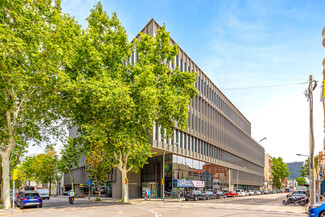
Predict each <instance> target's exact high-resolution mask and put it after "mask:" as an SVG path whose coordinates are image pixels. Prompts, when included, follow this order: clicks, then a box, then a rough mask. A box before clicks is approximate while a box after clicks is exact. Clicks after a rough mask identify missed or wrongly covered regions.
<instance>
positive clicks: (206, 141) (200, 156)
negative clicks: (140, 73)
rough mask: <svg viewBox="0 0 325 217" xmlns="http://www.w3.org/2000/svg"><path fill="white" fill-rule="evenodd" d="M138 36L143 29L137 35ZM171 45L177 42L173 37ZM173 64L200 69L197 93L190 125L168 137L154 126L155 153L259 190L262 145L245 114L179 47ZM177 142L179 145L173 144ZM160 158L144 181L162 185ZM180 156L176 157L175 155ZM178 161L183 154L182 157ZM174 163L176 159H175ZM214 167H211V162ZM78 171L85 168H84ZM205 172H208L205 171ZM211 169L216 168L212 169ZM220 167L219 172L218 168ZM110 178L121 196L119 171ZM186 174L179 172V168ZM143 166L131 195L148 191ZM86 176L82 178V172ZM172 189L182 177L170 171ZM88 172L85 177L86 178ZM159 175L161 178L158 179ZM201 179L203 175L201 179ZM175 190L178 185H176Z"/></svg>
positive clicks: (150, 27)
mask: <svg viewBox="0 0 325 217" xmlns="http://www.w3.org/2000/svg"><path fill="white" fill-rule="evenodd" d="M159 28H160V26H159V24H158V23H157V22H156V21H155V20H153V19H152V20H151V21H150V22H149V23H148V24H147V25H146V26H145V27H144V28H143V29H142V30H141V32H142V33H144V34H149V35H151V36H156V35H157V29H159ZM137 37H140V34H139V35H138V36H137ZM170 41H171V44H175V41H174V40H173V39H172V38H170ZM130 58H131V59H130V62H131V63H136V62H137V58H138V57H137V52H133V54H132V57H130ZM168 65H169V67H170V68H175V67H179V68H180V71H190V72H197V82H196V83H195V87H196V88H197V89H198V91H199V94H198V95H197V96H196V97H195V98H194V99H193V100H191V105H190V107H189V117H188V126H189V127H188V129H187V130H186V131H183V130H181V129H180V128H179V127H178V126H177V125H176V126H175V128H174V136H173V138H169V139H164V138H163V137H162V136H161V135H160V127H159V126H157V125H155V126H154V129H153V133H152V136H151V137H150V138H149V141H150V143H151V144H152V151H154V152H156V153H157V156H155V157H159V156H160V157H161V156H162V154H163V153H164V151H165V152H166V155H167V154H170V155H171V156H173V159H174V160H175V159H176V158H175V157H174V156H176V157H177V156H180V157H183V158H184V159H186V160H191V162H192V161H193V162H192V165H194V164H195V163H197V162H199V163H200V162H201V163H204V165H203V166H201V168H199V169H198V168H194V166H193V168H190V167H189V166H186V167H187V168H186V171H187V173H189V174H190V175H192V176H194V175H195V176H197V177H200V174H203V173H205V178H207V175H206V173H209V174H210V176H211V180H210V181H211V182H212V180H213V182H215V183H216V184H213V185H214V186H218V185H219V182H220V180H221V179H223V180H228V181H227V182H228V183H227V185H228V187H227V188H228V189H230V190H231V189H234V188H235V186H236V188H237V186H239V188H251V187H252V188H254V189H259V188H261V187H262V186H263V182H264V161H265V159H264V148H263V147H262V146H261V145H260V144H259V143H258V142H257V141H255V140H254V139H253V138H252V137H251V124H250V122H249V121H248V120H247V119H246V117H245V116H244V115H243V114H242V113H241V112H240V111H239V110H238V109H237V108H236V107H235V106H234V105H233V104H232V103H231V102H230V100H229V99H228V98H227V97H226V96H225V95H224V94H223V93H222V92H221V91H220V90H219V88H218V87H217V86H216V85H215V84H214V83H213V82H212V81H211V80H210V79H209V78H208V77H207V76H206V75H205V73H204V72H203V71H202V70H201V69H200V68H199V67H198V66H197V65H196V64H195V63H194V62H193V61H192V60H191V58H190V57H189V56H188V55H187V54H186V53H185V52H184V51H183V50H182V48H180V47H179V53H178V55H177V56H176V57H175V60H174V62H170V63H168ZM70 131H71V133H70V135H74V136H77V135H76V132H75V129H72V130H70ZM175 144H176V145H175ZM159 159H160V158H157V160H156V161H155V162H156V163H157V164H156V166H155V167H154V170H153V173H155V176H156V178H155V179H154V181H147V182H146V184H147V185H150V186H153V185H155V188H156V189H157V196H159V189H161V185H160V179H161V178H162V176H161V173H162V164H161V162H159ZM177 159H178V158H177ZM174 160H173V163H172V164H173V166H172V167H171V168H173V170H174V168H176V167H177V168H178V170H182V169H181V168H182V166H181V165H180V164H179V163H177V162H176V161H174ZM178 160H179V159H178ZM175 162H176V163H175ZM212 166H213V167H214V168H213V170H212V169H211V167H212ZM83 167H85V165H82V166H81V168H79V169H76V170H83V169H82V168H83ZM203 170H204V171H205V172H204V171H203ZM212 171H213V172H212ZM216 171H217V172H216ZM113 173H114V174H115V175H114V176H112V178H111V179H109V181H110V182H111V183H112V197H115V198H119V197H121V175H120V172H119V171H115V170H114V172H113ZM177 174H178V175H177V176H179V174H183V173H181V172H179V173H177ZM144 175H145V174H143V172H142V171H139V172H138V173H137V174H134V173H129V174H128V177H129V183H130V184H129V194H130V197H141V194H142V192H143V190H144V185H143V180H144V177H145V176H144ZM74 176H75V177H77V178H76V180H77V179H78V183H85V181H86V179H87V177H86V174H85V173H83V172H82V171H81V172H74ZM82 176H83V177H82ZM171 176H173V177H171V179H172V180H171V181H172V182H173V189H174V188H175V186H174V185H175V183H176V181H177V179H180V178H179V177H176V176H174V175H171ZM85 177H86V178H85ZM158 177H159V178H158ZM199 179H200V178H199ZM64 180H65V185H68V183H69V178H68V177H67V176H65V179H64ZM173 191H175V190H173Z"/></svg>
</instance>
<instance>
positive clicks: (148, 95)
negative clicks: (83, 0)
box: [66, 3, 197, 202]
mask: <svg viewBox="0 0 325 217" xmlns="http://www.w3.org/2000/svg"><path fill="white" fill-rule="evenodd" d="M87 21H88V27H87V28H86V29H85V31H84V32H83V36H82V37H81V40H80V43H79V47H78V49H79V52H78V53H79V54H80V56H79V58H76V61H75V62H74V64H73V67H72V70H71V72H70V75H69V76H70V77H69V79H70V80H71V82H70V84H71V85H69V86H67V89H66V93H67V99H68V101H69V102H70V109H71V115H72V117H71V118H72V120H73V121H72V122H73V124H74V125H75V126H77V128H78V131H79V135H80V137H81V138H83V140H84V145H85V150H88V151H92V150H96V146H97V145H99V144H100V146H101V148H103V149H104V150H105V153H106V156H107V157H108V158H109V161H108V163H109V164H111V166H113V167H115V168H118V169H119V170H120V171H121V175H122V200H123V201H124V202H128V200H129V197H128V192H127V186H126V184H125V182H124V180H125V178H127V173H128V172H130V171H133V172H137V171H138V170H139V169H140V168H142V167H143V165H144V164H145V163H146V162H147V158H148V157H151V156H152V151H151V145H150V144H149V142H148V141H149V135H150V134H151V133H152V129H153V126H154V124H155V123H156V124H158V125H159V126H160V129H161V134H162V135H165V136H172V134H173V127H174V126H175V125H177V126H178V127H181V128H183V129H185V128H186V127H187V118H188V109H189V104H190V99H191V98H193V97H194V95H195V94H196V93H197V90H196V89H195V87H194V83H195V81H196V73H193V72H188V71H185V72H181V71H180V70H179V68H177V67H176V68H170V67H169V64H170V63H171V62H172V61H174V58H175V56H176V55H177V54H178V47H177V45H176V44H175V45H171V42H170V38H169V33H168V32H167V31H166V30H165V26H163V27H162V28H161V29H159V30H158V34H157V36H155V37H151V36H149V35H146V34H141V35H140V37H139V39H136V40H134V41H132V42H131V43H130V42H128V39H127V35H126V32H125V30H124V28H123V27H122V26H121V24H120V22H119V20H118V18H117V16H116V14H113V15H112V16H111V17H109V16H108V15H107V14H106V12H105V11H104V10H103V7H102V5H101V4H100V3H98V4H97V5H96V6H95V7H94V8H93V9H92V10H91V12H90V15H89V17H88V18H87ZM135 49H136V51H137V53H138V55H137V56H138V58H137V61H136V62H135V63H134V62H133V61H132V60H131V57H132V53H131V52H132V51H135ZM97 153H98V154H100V153H101V152H97Z"/></svg>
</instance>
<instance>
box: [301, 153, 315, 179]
mask: <svg viewBox="0 0 325 217" xmlns="http://www.w3.org/2000/svg"><path fill="white" fill-rule="evenodd" d="M317 165H318V156H315V157H314V166H315V168H316V167H317ZM309 167H310V161H309V158H307V159H306V160H305V163H304V164H303V165H302V166H301V170H299V172H300V175H301V176H302V177H306V178H309V174H310V172H309V171H310V168H309Z"/></svg>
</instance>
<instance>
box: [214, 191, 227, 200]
mask: <svg viewBox="0 0 325 217" xmlns="http://www.w3.org/2000/svg"><path fill="white" fill-rule="evenodd" d="M216 196H217V199H220V198H222V197H223V198H225V197H226V194H225V192H223V191H217V192H216Z"/></svg>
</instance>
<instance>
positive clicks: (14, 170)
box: [12, 169, 18, 180]
mask: <svg viewBox="0 0 325 217" xmlns="http://www.w3.org/2000/svg"><path fill="white" fill-rule="evenodd" d="M17 176H18V170H17V169H13V171H12V180H17Z"/></svg>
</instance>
